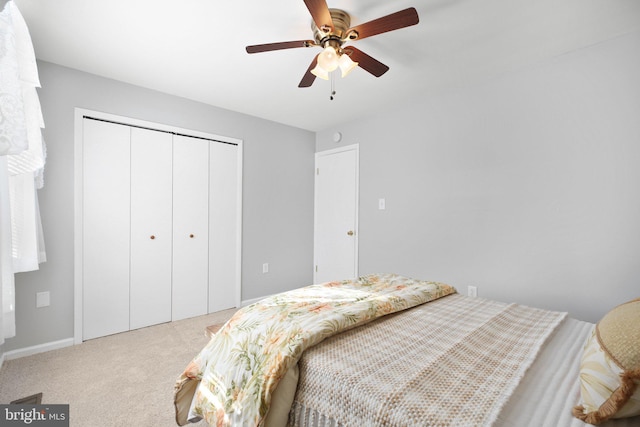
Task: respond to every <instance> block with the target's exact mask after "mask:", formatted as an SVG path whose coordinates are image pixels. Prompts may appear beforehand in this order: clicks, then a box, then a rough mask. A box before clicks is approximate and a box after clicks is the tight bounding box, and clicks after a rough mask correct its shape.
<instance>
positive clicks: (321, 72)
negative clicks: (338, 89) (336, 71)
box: [311, 64, 329, 80]
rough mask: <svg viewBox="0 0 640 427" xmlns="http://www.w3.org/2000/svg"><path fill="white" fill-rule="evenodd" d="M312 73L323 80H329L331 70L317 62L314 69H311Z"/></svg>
mask: <svg viewBox="0 0 640 427" xmlns="http://www.w3.org/2000/svg"><path fill="white" fill-rule="evenodd" d="M311 74H313V75H314V76H316V77H319V78H321V79H323V80H329V72H328V71H327V70H325V69H324V68H322V67H321V66H320V64H317V65H316V66H315V67H314V68H313V70H311Z"/></svg>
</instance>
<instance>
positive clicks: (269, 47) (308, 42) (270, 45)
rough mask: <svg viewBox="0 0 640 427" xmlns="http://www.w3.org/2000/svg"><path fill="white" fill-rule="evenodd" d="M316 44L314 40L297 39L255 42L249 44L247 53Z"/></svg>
mask: <svg viewBox="0 0 640 427" xmlns="http://www.w3.org/2000/svg"><path fill="white" fill-rule="evenodd" d="M315 45H316V42H314V41H313V40H296V41H290V42H279V43H265V44H255V45H252V46H247V53H259V52H269V51H272V50H281V49H293V48H297V47H311V46H315Z"/></svg>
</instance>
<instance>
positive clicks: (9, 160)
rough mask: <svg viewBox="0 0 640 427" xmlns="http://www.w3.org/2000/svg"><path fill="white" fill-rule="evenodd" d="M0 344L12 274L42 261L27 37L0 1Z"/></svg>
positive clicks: (36, 119) (11, 318) (36, 121)
mask: <svg viewBox="0 0 640 427" xmlns="http://www.w3.org/2000/svg"><path fill="white" fill-rule="evenodd" d="M0 9H1V10H0V281H1V283H0V284H1V286H2V293H1V294H0V302H1V305H2V317H0V344H2V343H3V342H4V339H5V338H10V337H12V336H15V287H14V284H15V280H14V274H15V273H18V272H22V271H32V270H37V269H38V264H39V263H40V262H43V261H45V252H44V240H43V238H42V225H41V223H40V212H39V208H38V198H37V189H39V188H41V187H42V184H43V179H42V176H43V175H42V174H43V169H44V164H45V149H44V142H43V140H42V132H41V128H43V127H44V121H43V118H42V111H41V109H40V102H39V100H38V94H37V92H36V87H40V80H39V78H38V70H37V66H36V59H35V54H34V51H33V45H32V43H31V37H30V35H29V30H28V28H27V25H26V22H25V21H24V18H23V17H22V15H21V14H20V11H19V10H18V7H17V6H16V5H15V4H14V2H12V1H9V2H3V1H0Z"/></svg>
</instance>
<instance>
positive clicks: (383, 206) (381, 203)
mask: <svg viewBox="0 0 640 427" xmlns="http://www.w3.org/2000/svg"><path fill="white" fill-rule="evenodd" d="M386 208H387V202H386V201H385V200H384V199H378V209H380V210H381V211H383V210H385V209H386Z"/></svg>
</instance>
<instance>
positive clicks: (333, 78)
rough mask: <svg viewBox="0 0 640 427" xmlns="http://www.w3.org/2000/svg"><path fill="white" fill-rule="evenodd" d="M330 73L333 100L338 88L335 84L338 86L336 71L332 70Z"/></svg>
mask: <svg viewBox="0 0 640 427" xmlns="http://www.w3.org/2000/svg"><path fill="white" fill-rule="evenodd" d="M329 74H330V75H331V76H330V78H331V93H330V94H329V99H330V100H331V101H333V97H334V96H335V94H336V88H335V86H336V78H335V73H334V72H331V73H329Z"/></svg>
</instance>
